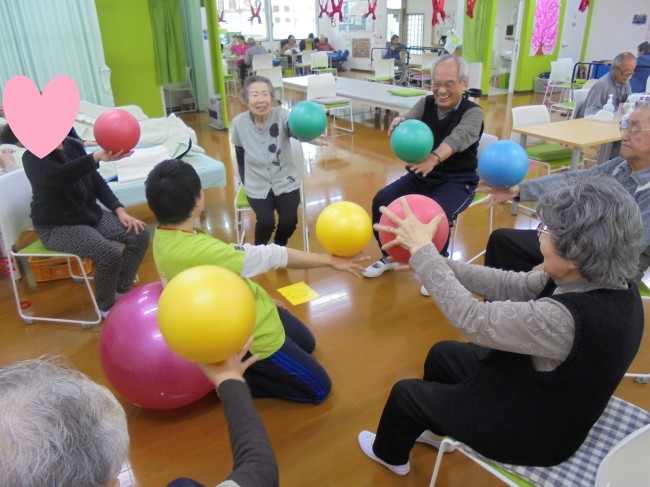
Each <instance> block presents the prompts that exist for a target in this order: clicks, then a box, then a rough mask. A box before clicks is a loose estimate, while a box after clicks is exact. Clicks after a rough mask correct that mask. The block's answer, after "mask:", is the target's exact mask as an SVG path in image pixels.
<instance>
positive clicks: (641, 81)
mask: <svg viewBox="0 0 650 487" xmlns="http://www.w3.org/2000/svg"><path fill="white" fill-rule="evenodd" d="M638 49H639V51H638V54H639V56H638V57H637V58H636V69H635V70H634V75H633V76H632V77H631V78H630V87H631V88H632V93H645V92H646V86H647V84H648V76H649V75H650V42H648V41H645V42H642V43H641V44H639V47H638Z"/></svg>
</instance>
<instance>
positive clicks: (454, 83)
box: [433, 80, 458, 90]
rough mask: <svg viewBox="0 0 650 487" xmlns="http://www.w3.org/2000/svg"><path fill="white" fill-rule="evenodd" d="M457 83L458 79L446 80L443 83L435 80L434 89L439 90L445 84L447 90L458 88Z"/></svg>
mask: <svg viewBox="0 0 650 487" xmlns="http://www.w3.org/2000/svg"><path fill="white" fill-rule="evenodd" d="M457 85H458V81H445V82H444V83H443V82H442V81H436V80H433V89H434V90H439V89H440V88H442V87H443V86H444V87H445V89H447V90H453V89H454V88H456V86H457Z"/></svg>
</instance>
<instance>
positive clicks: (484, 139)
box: [449, 133, 499, 263]
mask: <svg viewBox="0 0 650 487" xmlns="http://www.w3.org/2000/svg"><path fill="white" fill-rule="evenodd" d="M498 140H499V138H498V137H497V136H496V135H491V134H486V133H483V134H482V135H481V140H480V141H479V143H478V156H479V157H480V156H481V153H482V152H483V151H484V150H485V148H486V147H487V146H489V145H490V144H493V143H494V142H496V141H498ZM488 196H489V195H487V194H482V193H476V194H475V195H474V199H473V200H472V202H471V203H470V205H469V206H468V207H467V208H466V209H465V211H467V210H469V209H470V208H471V207H473V206H476V205H478V204H479V203H480V202H481V201H483V200H484V199H485V198H487V197H488ZM488 211H489V213H490V223H489V225H488V237H489V236H490V234H491V233H492V228H493V224H494V209H493V208H490V209H489V210H488ZM461 215H462V213H459V214H458V215H457V216H456V222H455V223H454V232H453V234H452V237H451V241H450V242H449V255H450V257H451V258H452V259H453V258H454V247H455V244H456V239H457V238H458V229H459V228H460V217H461ZM483 254H485V250H482V251H481V252H479V253H478V254H476V255H475V256H473V257H471V258H469V259H467V260H466V261H465V262H468V263H472V262H474V261H475V260H476V259H478V258H479V257H481V256H482V255H483Z"/></svg>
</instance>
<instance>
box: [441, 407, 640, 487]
mask: <svg viewBox="0 0 650 487" xmlns="http://www.w3.org/2000/svg"><path fill="white" fill-rule="evenodd" d="M649 448H650V413H648V412H647V411H644V410H643V409H641V408H639V407H637V406H635V405H633V404H630V403H628V402H626V401H623V400H622V399H619V398H617V397H612V398H611V399H610V401H609V403H608V404H607V407H606V408H605V411H603V414H602V415H601V417H600V418H599V419H598V421H596V423H595V424H594V426H593V427H592V428H591V430H590V432H589V434H588V435H587V438H586V439H585V441H584V443H583V444H582V446H581V447H580V448H579V449H578V450H577V451H576V452H575V453H574V454H573V455H572V456H571V457H569V458H568V459H567V460H565V461H564V462H562V463H560V464H559V465H555V466H553V467H527V466H518V465H509V464H503V463H497V462H493V461H491V460H490V459H488V458H486V457H484V456H482V455H480V454H478V453H477V452H475V451H474V450H472V449H471V448H469V447H468V446H467V445H465V444H463V443H461V442H459V441H456V440H453V439H451V438H445V439H444V440H443V441H442V444H441V445H440V449H439V451H438V456H437V458H436V463H435V467H434V469H433V475H432V477H431V483H430V484H429V486H430V487H434V486H435V484H436V479H437V477H438V473H439V471H440V464H441V462H442V459H443V457H444V456H445V455H444V453H445V452H449V451H452V450H455V451H460V452H461V453H463V454H464V455H466V456H467V457H468V458H470V459H471V460H473V461H474V462H476V463H477V464H478V465H480V466H481V467H483V468H484V469H485V470H487V471H488V472H489V473H490V474H492V475H494V476H495V477H497V478H499V479H500V480H502V481H503V482H504V483H505V484H506V485H509V486H512V487H522V486H525V487H534V486H536V485H558V486H559V485H562V486H564V485H567V486H570V485H571V486H573V485H595V486H596V487H608V486H609V487H618V486H620V487H628V486H632V485H635V486H636V485H647V480H648V478H650V462H648V461H647V456H648V451H649ZM642 479H646V480H642Z"/></svg>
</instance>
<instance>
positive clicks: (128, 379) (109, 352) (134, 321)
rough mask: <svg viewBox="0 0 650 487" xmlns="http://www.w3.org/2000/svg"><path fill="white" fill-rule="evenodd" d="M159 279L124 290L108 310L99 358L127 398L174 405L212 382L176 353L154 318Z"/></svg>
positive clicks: (198, 393) (192, 398) (195, 397)
mask: <svg viewBox="0 0 650 487" xmlns="http://www.w3.org/2000/svg"><path fill="white" fill-rule="evenodd" d="M162 290H163V287H162V284H161V283H160V282H152V283H149V284H144V285H142V286H139V287H137V288H134V289H132V290H131V291H130V292H129V293H127V294H126V295H124V296H123V297H122V298H121V299H120V300H119V301H118V302H117V303H115V306H114V307H113V309H112V310H111V312H110V313H109V314H108V317H107V318H106V320H105V321H104V324H103V326H102V332H101V336H100V339H99V359H100V362H101V365H102V369H103V370H104V373H105V374H106V377H107V378H108V381H109V382H110V383H111V386H113V388H114V389H115V390H116V391H117V392H118V393H119V394H120V395H122V396H124V397H125V398H126V399H128V400H129V401H130V402H132V403H133V404H136V405H137V406H141V407H143V408H147V409H175V408H180V407H182V406H186V405H188V404H191V403H193V402H195V401H197V400H198V399H200V398H202V397H203V396H205V395H206V394H207V393H208V392H210V391H211V390H212V389H213V388H214V386H213V385H212V383H211V382H210V381H209V380H208V379H207V378H206V377H205V376H204V375H203V373H202V372H201V370H200V369H199V368H198V366H197V365H196V364H194V363H193V362H190V361H188V360H185V359H184V358H181V357H179V356H178V355H176V354H175V353H174V352H173V351H172V350H171V349H170V348H169V346H168V345H167V343H165V340H164V339H163V337H162V334H161V333H160V329H159V328H158V323H157V314H158V313H157V311H158V299H159V298H160V294H161V293H162Z"/></svg>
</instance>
